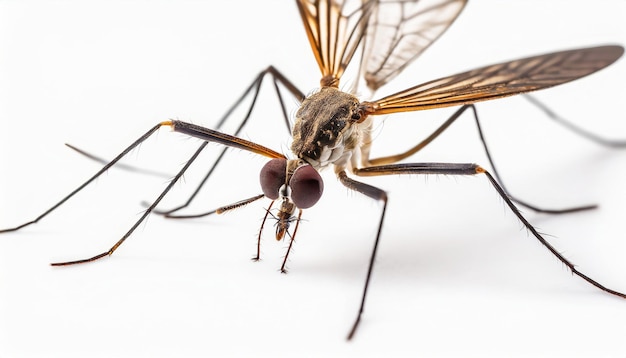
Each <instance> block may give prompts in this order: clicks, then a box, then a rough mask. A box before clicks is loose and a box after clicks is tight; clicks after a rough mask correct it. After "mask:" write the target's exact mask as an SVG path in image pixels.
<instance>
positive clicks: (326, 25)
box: [296, 0, 378, 87]
mask: <svg viewBox="0 0 626 358" xmlns="http://www.w3.org/2000/svg"><path fill="white" fill-rule="evenodd" d="M296 3H297V5H298V10H299V11H300V16H301V17H302V22H303V23H304V28H305V31H306V34H307V37H308V38H309V43H310V44H311V48H312V49H313V53H314V55H315V59H316V60H317V64H318V65H319V67H320V70H321V71H322V80H321V81H320V82H321V86H322V87H326V86H333V87H338V85H339V79H340V78H341V75H342V74H343V73H344V71H345V69H346V67H347V66H348V64H349V63H350V60H351V59H352V57H353V56H354V53H355V52H356V49H357V48H358V47H359V44H360V43H361V40H362V39H363V37H364V34H365V31H366V28H367V23H368V19H369V17H370V14H371V13H372V10H373V9H374V8H375V7H376V6H377V5H378V1H375V0H369V1H362V0H296Z"/></svg>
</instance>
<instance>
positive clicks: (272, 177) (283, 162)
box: [259, 158, 287, 200]
mask: <svg viewBox="0 0 626 358" xmlns="http://www.w3.org/2000/svg"><path fill="white" fill-rule="evenodd" d="M286 175H287V159H283V158H276V159H272V160H270V161H269V162H267V164H265V165H264V166H263V169H261V174H260V175H259V179H260V181H261V189H262V190H263V194H265V196H267V197H268V198H270V199H272V200H276V199H278V196H279V194H278V191H279V189H280V187H281V186H283V185H284V184H285V177H286Z"/></svg>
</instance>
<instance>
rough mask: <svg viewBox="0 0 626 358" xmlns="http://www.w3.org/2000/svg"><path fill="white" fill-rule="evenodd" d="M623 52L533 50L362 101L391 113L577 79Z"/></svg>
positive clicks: (467, 101)
mask: <svg viewBox="0 0 626 358" xmlns="http://www.w3.org/2000/svg"><path fill="white" fill-rule="evenodd" d="M623 53H624V48H623V47H621V46H601V47H590V48H582V49H576V50H569V51H561V52H554V53H549V54H545V55H540V56H533V57H528V58H524V59H520V60H515V61H510V62H505V63H501V64H497V65H491V66H486V67H483V68H479V69H476V70H472V71H468V72H464V73H460V74H457V75H454V76H450V77H445V78H441V79H438V80H435V81H430V82H427V83H424V84H421V85H418V86H415V87H412V88H409V89H407V90H404V91H401V92H398V93H396V94H392V95H390V96H387V97H385V98H381V99H379V100H378V101H373V102H363V103H362V104H361V105H362V106H363V110H364V112H365V113H366V114H387V113H395V112H406V111H419V110H424V109H431V108H440V107H449V106H458V105H463V104H471V103H475V102H479V101H485V100H489V99H495V98H500V97H506V96H511V95H514V94H518V93H525V92H530V91H535V90H538V89H542V88H548V87H552V86H556V85H559V84H562V83H566V82H569V81H573V80H575V79H577V78H581V77H584V76H587V75H589V74H591V73H594V72H596V71H598V70H600V69H602V68H604V67H606V66H608V65H610V64H611V63H613V62H615V61H616V60H617V59H618V58H620V57H621V56H622V54H623Z"/></svg>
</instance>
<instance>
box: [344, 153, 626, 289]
mask: <svg viewBox="0 0 626 358" xmlns="http://www.w3.org/2000/svg"><path fill="white" fill-rule="evenodd" d="M355 174H357V175H359V176H378V175H391V174H394V175H395V174H447V175H476V174H484V175H485V176H487V178H488V179H489V182H490V183H491V185H492V186H493V187H494V188H495V190H496V191H497V192H498V194H499V195H500V197H502V200H504V202H505V203H506V205H507V206H508V207H509V209H511V211H512V212H513V214H515V216H517V218H518V219H519V220H520V221H521V222H522V224H523V225H524V226H525V227H526V229H527V230H528V231H530V233H531V234H532V235H533V236H534V237H535V238H536V239H537V240H539V242H541V244H542V245H543V246H545V247H546V248H547V249H548V250H549V251H550V252H551V253H552V254H553V255H554V256H556V258H557V259H559V261H561V262H562V263H563V264H564V265H565V266H567V267H568V268H569V269H570V270H571V271H572V273H573V274H575V275H576V276H578V277H580V278H582V279H583V280H585V281H587V282H589V283H590V284H592V285H593V286H595V287H597V288H599V289H601V290H602V291H605V292H608V293H610V294H612V295H615V296H619V297H622V298H626V294H623V293H621V292H618V291H615V290H612V289H609V288H607V287H605V286H603V285H601V284H599V283H598V282H597V281H595V280H593V279H591V278H589V277H588V276H586V275H585V274H583V273H582V272H580V271H578V270H577V269H576V266H575V265H574V264H572V263H571V262H570V261H568V260H567V259H566V258H565V257H564V256H563V255H561V254H560V253H559V252H558V251H557V250H556V249H555V248H554V247H553V246H552V245H550V243H549V242H548V241H547V240H546V239H545V238H543V236H542V235H541V234H540V233H539V232H538V231H537V230H536V229H535V228H534V227H533V226H532V225H531V224H530V223H529V222H528V220H526V218H524V216H523V215H522V214H521V212H520V211H519V209H517V207H516V206H515V204H514V203H513V200H512V199H510V198H509V196H508V194H507V193H506V191H505V190H504V188H503V187H502V185H500V184H498V181H497V180H496V179H495V178H494V177H493V176H492V175H491V174H490V173H489V172H488V171H486V170H485V169H483V168H482V167H480V166H478V165H476V164H456V163H408V164H393V165H383V166H377V167H368V168H362V169H356V170H355Z"/></svg>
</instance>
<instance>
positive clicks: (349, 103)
mask: <svg viewBox="0 0 626 358" xmlns="http://www.w3.org/2000/svg"><path fill="white" fill-rule="evenodd" d="M365 117H366V115H365V114H364V112H363V111H362V109H360V106H359V100H358V99H357V98H356V97H354V96H353V95H351V94H349V93H345V92H342V91H340V90H338V89H337V88H334V87H323V88H322V89H321V90H320V91H319V92H317V93H314V94H312V95H311V96H309V97H307V98H305V99H304V101H302V105H301V106H300V109H299V110H298V112H297V113H296V122H295V123H294V126H293V133H292V134H293V143H292V145H291V150H292V151H293V153H294V154H295V155H296V156H298V158H301V159H303V160H305V161H307V162H308V163H310V164H311V165H312V166H313V167H315V168H316V169H321V168H323V167H325V166H327V165H329V164H336V163H337V162H338V161H340V159H341V160H345V159H347V157H349V155H350V153H351V152H352V150H354V148H355V147H356V146H357V144H358V135H357V133H358V131H357V130H355V129H356V126H353V124H355V123H361V122H362V121H363V120H364V119H365Z"/></svg>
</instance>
